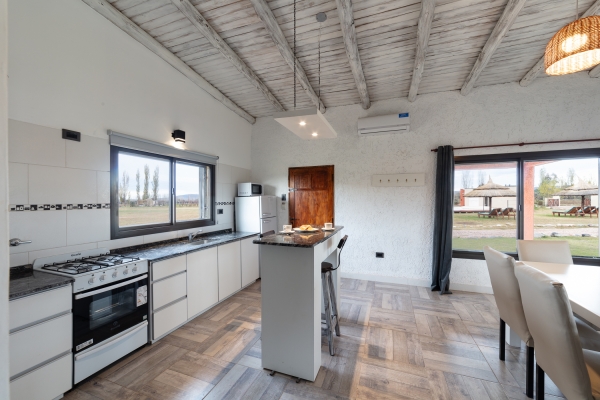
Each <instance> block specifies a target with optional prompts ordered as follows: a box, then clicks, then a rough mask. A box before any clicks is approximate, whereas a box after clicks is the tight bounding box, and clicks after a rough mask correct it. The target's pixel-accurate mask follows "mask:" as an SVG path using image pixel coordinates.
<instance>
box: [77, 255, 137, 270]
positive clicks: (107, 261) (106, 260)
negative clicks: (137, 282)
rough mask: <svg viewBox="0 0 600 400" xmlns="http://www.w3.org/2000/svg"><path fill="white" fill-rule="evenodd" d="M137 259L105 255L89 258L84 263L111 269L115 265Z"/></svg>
mask: <svg viewBox="0 0 600 400" xmlns="http://www.w3.org/2000/svg"><path fill="white" fill-rule="evenodd" d="M139 260H140V259H139V258H138V257H125V256H122V255H120V254H107V255H104V256H99V257H90V258H88V259H86V261H89V262H93V263H95V264H100V265H103V266H106V267H112V266H115V265H121V264H127V263H130V262H134V261H139Z"/></svg>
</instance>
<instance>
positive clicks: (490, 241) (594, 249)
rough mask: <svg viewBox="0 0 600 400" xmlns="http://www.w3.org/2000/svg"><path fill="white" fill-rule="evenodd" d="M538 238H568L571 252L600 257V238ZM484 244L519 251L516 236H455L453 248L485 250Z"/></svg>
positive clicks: (561, 238) (565, 237) (559, 238)
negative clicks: (599, 245) (599, 241)
mask: <svg viewBox="0 0 600 400" xmlns="http://www.w3.org/2000/svg"><path fill="white" fill-rule="evenodd" d="M536 240H546V241H548V240H566V241H567V242H569V246H570V247H571V254H573V255H574V256H582V257H598V238H595V237H579V236H561V237H557V238H553V237H547V238H537V239H536ZM483 246H490V247H492V248H494V249H496V250H498V251H505V252H515V251H517V244H516V239H514V238H502V237H500V238H473V239H463V238H453V239H452V248H453V249H460V250H483Z"/></svg>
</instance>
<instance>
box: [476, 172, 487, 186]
mask: <svg viewBox="0 0 600 400" xmlns="http://www.w3.org/2000/svg"><path fill="white" fill-rule="evenodd" d="M477 182H478V183H477V186H481V185H483V184H484V183H485V171H484V170H480V171H479V174H478V175H477Z"/></svg>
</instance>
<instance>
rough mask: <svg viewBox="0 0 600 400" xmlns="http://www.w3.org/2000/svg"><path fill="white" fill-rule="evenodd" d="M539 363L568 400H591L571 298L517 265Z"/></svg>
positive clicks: (530, 269) (545, 277) (546, 278)
mask: <svg viewBox="0 0 600 400" xmlns="http://www.w3.org/2000/svg"><path fill="white" fill-rule="evenodd" d="M515 275H516V276H517V280H518V281H519V286H520V288H521V298H522V300H523V310H524V311H525V318H527V325H528V326H529V330H530V332H531V334H532V335H533V339H534V340H535V357H536V362H537V363H538V364H539V365H540V367H542V369H543V370H544V371H545V372H546V374H548V376H549V377H550V379H552V382H554V383H555V384H556V386H558V388H559V389H560V391H561V392H562V393H563V394H564V395H565V397H566V398H567V399H590V400H592V399H593V397H592V389H591V383H590V377H589V374H588V372H587V368H586V366H585V361H584V358H583V351H582V349H581V342H580V341H579V335H578V333H577V327H576V325H575V319H574V318H573V311H572V310H571V303H569V296H568V295H567V291H566V290H565V288H564V286H563V285H562V283H560V282H557V281H555V280H553V279H552V278H551V277H550V276H548V275H546V274H544V273H543V272H541V271H538V270H537V269H535V268H533V267H530V266H529V265H526V264H524V263H522V262H517V263H516V265H515Z"/></svg>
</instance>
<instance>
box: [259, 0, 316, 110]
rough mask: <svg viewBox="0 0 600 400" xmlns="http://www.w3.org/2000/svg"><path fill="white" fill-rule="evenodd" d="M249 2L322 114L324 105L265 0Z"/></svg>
mask: <svg viewBox="0 0 600 400" xmlns="http://www.w3.org/2000/svg"><path fill="white" fill-rule="evenodd" d="M250 2H251V3H252V6H253V7H254V10H255V11H256V14H257V15H258V17H259V18H260V19H261V21H262V22H263V24H264V26H265V28H266V29H267V32H268V33H269V36H271V39H272V40H273V42H274V43H275V46H276V47H277V49H278V50H279V53H281V56H282V57H283V59H284V60H285V62H286V63H287V64H288V65H289V66H290V68H291V69H292V71H293V70H294V67H295V69H296V75H297V77H298V80H299V81H300V85H301V86H302V88H303V89H304V92H305V93H306V95H307V96H308V97H309V98H310V100H311V101H312V102H313V104H314V105H315V106H316V107H317V108H319V110H320V111H321V112H322V113H324V112H325V111H326V108H325V105H324V104H323V102H322V101H321V100H320V99H319V96H317V94H316V93H315V91H314V89H313V88H312V86H311V84H310V82H309V80H308V77H307V76H306V72H304V68H302V65H300V62H299V61H298V59H297V58H296V57H295V56H294V52H293V51H292V48H291V47H290V44H289V43H288V41H287V39H286V38H285V35H284V34H283V32H282V30H281V27H280V26H279V24H278V23H277V20H276V19H275V15H273V11H271V8H269V5H268V4H267V2H266V0H250Z"/></svg>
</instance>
